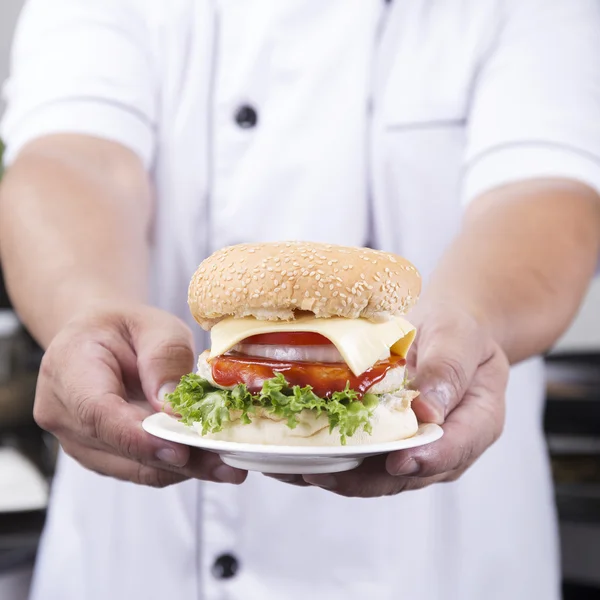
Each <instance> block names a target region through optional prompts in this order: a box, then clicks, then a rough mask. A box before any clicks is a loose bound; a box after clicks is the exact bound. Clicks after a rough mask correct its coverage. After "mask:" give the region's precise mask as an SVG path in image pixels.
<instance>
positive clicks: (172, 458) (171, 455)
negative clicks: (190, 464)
mask: <svg viewBox="0 0 600 600" xmlns="http://www.w3.org/2000/svg"><path fill="white" fill-rule="evenodd" d="M156 458H158V460H160V461H161V462H164V463H167V464H168V465H171V466H172V467H184V466H185V464H186V462H187V459H185V458H184V457H183V456H180V455H179V453H178V452H176V451H175V450H173V448H161V449H160V450H158V451H157V452H156Z"/></svg>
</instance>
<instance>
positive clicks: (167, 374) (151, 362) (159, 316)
mask: <svg viewBox="0 0 600 600" xmlns="http://www.w3.org/2000/svg"><path fill="white" fill-rule="evenodd" d="M131 335H132V342H133V346H134V349H135V352H136V355H137V367H138V373H139V377H140V382H141V385H142V389H143V391H144V395H145V396H146V399H147V400H148V402H150V404H151V405H152V407H153V408H154V409H155V410H162V408H163V403H164V397H165V394H168V393H171V392H172V391H173V390H174V389H175V387H176V385H177V384H178V383H179V380H180V379H181V377H182V376H183V375H186V374H187V373H190V372H191V371H192V370H193V368H194V362H195V354H194V345H193V339H192V332H191V331H190V329H189V327H188V326H187V325H186V324H185V323H183V321H181V320H180V319H178V318H177V317H175V316H173V315H170V314H169V313H167V312H164V311H160V310H155V309H150V310H149V311H148V312H147V313H145V314H143V315H140V317H139V319H138V320H137V322H136V324H135V327H134V330H133V331H132V334H131Z"/></svg>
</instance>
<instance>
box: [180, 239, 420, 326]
mask: <svg viewBox="0 0 600 600" xmlns="http://www.w3.org/2000/svg"><path fill="white" fill-rule="evenodd" d="M420 291H421V278H420V275H419V273H418V271H417V270H416V268H415V267H414V266H413V265H412V264H411V263H410V262H408V261H407V260H405V259H404V258H401V257H400V256H396V255H394V254H390V253H388V252H381V251H379V250H371V249H368V248H351V247H345V246H336V245H332V244H319V243H312V242H275V243H262V244H239V245H237V246H230V247H227V248H223V249H222V250H219V251H217V252H215V253H214V254H213V255H211V256H209V257H208V258H207V259H206V260H205V261H204V262H202V264H201V265H200V266H199V267H198V270H197V271H196V273H195V274H194V276H193V277H192V280H191V282H190V287H189V292H188V303H189V306H190V310H191V312H192V315H193V316H194V318H195V319H196V321H197V322H198V323H199V324H200V325H201V326H202V328H204V329H206V330H210V329H211V328H212V327H213V325H215V324H216V323H218V322H219V321H221V320H222V319H224V318H226V317H234V318H238V319H239V318H243V317H249V316H251V317H254V318H256V319H260V320H269V321H274V320H284V321H289V320H293V319H294V318H295V314H296V311H303V312H309V313H313V314H314V315H315V316H316V317H321V318H322V317H334V316H336V317H345V318H349V319H358V318H364V319H368V320H371V321H385V320H388V319H390V318H391V317H393V316H396V315H402V314H404V313H406V312H407V311H408V310H409V309H410V308H411V307H412V306H413V304H414V303H415V302H416V301H417V299H418V296H419V293H420Z"/></svg>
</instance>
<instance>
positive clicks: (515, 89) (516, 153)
mask: <svg viewBox="0 0 600 600" xmlns="http://www.w3.org/2000/svg"><path fill="white" fill-rule="evenodd" d="M503 6H504V13H503V15H502V19H501V22H500V24H499V27H498V32H497V38H496V39H495V40H494V43H493V44H492V47H491V50H490V52H489V53H488V54H487V55H486V56H485V57H484V59H483V60H482V63H481V65H480V69H479V71H478V75H477V77H476V80H475V85H474V89H473V95H472V101H471V107H470V111H469V118H468V142H467V154H466V165H465V176H464V182H463V183H464V187H463V199H464V201H465V202H469V201H471V200H472V199H473V198H476V197H477V196H479V195H480V194H482V193H484V192H486V191H487V190H489V189H491V188H494V187H497V186H501V185H504V184H507V183H511V182H516V181H519V180H524V179H532V178H567V179H574V180H577V181H580V182H583V183H585V184H587V185H589V186H590V187H592V188H594V189H596V190H598V191H600V3H599V2H597V0H505V2H504V3H503Z"/></svg>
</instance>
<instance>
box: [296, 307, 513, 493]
mask: <svg viewBox="0 0 600 600" xmlns="http://www.w3.org/2000/svg"><path fill="white" fill-rule="evenodd" d="M411 320H413V322H414V324H415V325H416V326H417V327H418V331H419V334H418V337H417V340H416V342H415V345H414V346H413V348H412V349H411V354H410V355H409V372H411V371H412V373H413V374H414V375H415V379H414V382H413V384H414V387H415V388H416V389H418V390H420V392H421V394H420V396H419V398H418V399H416V400H415V401H414V402H413V409H414V411H415V413H416V415H417V417H418V419H419V421H421V422H434V423H439V424H443V429H444V436H443V437H442V438H441V439H440V440H439V441H437V442H434V443H432V444H429V445H427V446H422V447H420V448H414V449H410V450H401V451H399V452H393V453H391V454H389V455H387V456H377V457H373V458H370V459H367V460H365V461H364V463H363V464H362V465H361V466H360V467H358V468H357V469H355V470H353V471H347V472H344V473H338V474H334V475H306V476H304V478H303V481H304V482H306V483H310V484H312V485H315V486H319V487H321V488H324V489H327V490H330V491H332V492H334V493H336V494H340V495H342V496H359V497H373V496H387V495H393V494H398V493H399V492H403V491H406V490H415V489H419V488H423V487H425V486H428V485H431V484H432V483H437V482H443V481H455V480H456V479H458V478H459V477H460V476H461V475H462V474H463V473H464V472H465V471H466V470H467V469H468V468H469V467H470V466H471V465H472V464H473V463H474V462H475V461H476V460H477V459H478V458H479V457H480V456H481V455H482V454H483V452H484V451H485V450H486V449H487V448H488V447H489V446H490V445H491V444H493V443H494V442H495V441H496V440H497V439H498V437H499V436H500V433H501V432H502V428H503V424H504V393H505V389H506V385H507V381H508V361H507V359H506V357H505V355H504V353H503V352H502V350H501V349H500V347H499V346H498V344H496V342H495V341H494V340H493V339H492V338H491V336H490V335H489V334H488V333H487V331H486V330H485V329H484V328H483V327H482V326H480V325H478V322H477V321H476V320H475V319H474V318H473V317H472V316H471V315H470V314H469V313H468V312H467V311H465V310H463V309H461V308H457V307H453V306H449V305H442V306H437V307H434V308H433V309H432V310H426V312H425V311H423V312H420V313H418V314H416V313H415V315H414V317H413V318H411ZM410 367H412V369H411V368H410ZM290 483H302V480H300V478H296V480H295V481H290Z"/></svg>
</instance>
